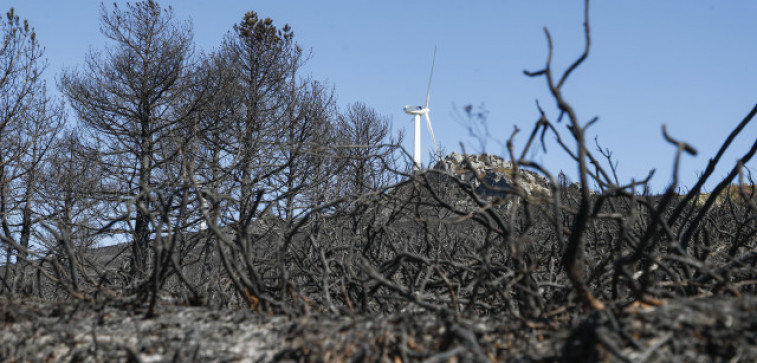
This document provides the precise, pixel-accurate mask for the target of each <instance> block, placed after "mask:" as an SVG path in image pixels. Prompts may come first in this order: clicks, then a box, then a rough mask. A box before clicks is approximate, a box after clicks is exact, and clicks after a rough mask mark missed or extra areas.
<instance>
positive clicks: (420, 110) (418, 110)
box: [402, 106, 430, 116]
mask: <svg viewBox="0 0 757 363" xmlns="http://www.w3.org/2000/svg"><path fill="white" fill-rule="evenodd" d="M402 110H404V111H405V113H406V114H408V115H413V116H421V115H424V114H427V113H428V112H429V111H430V110H429V109H428V107H423V106H405V107H404V108H402Z"/></svg>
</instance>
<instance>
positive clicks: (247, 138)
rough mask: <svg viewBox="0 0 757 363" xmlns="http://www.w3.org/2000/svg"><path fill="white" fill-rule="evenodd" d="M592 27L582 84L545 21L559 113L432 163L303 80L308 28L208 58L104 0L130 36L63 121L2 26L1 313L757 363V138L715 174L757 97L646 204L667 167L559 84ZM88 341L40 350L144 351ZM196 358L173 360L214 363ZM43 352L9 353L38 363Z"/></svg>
mask: <svg viewBox="0 0 757 363" xmlns="http://www.w3.org/2000/svg"><path fill="white" fill-rule="evenodd" d="M584 14H585V19H584V35H585V48H584V49H583V53H582V54H581V55H580V56H579V57H578V58H577V59H576V60H575V61H574V62H573V63H572V64H571V65H570V66H569V67H568V68H567V69H566V70H564V71H558V70H556V69H555V68H554V65H553V64H552V52H553V44H552V40H551V36H550V33H549V31H548V30H547V29H545V35H546V39H547V47H548V50H549V55H548V58H547V60H546V63H545V65H544V66H543V67H542V68H541V69H538V70H535V71H525V75H526V76H528V77H533V78H535V79H536V80H544V81H546V87H547V88H548V89H549V91H550V93H551V95H552V98H553V99H552V100H551V101H554V102H555V108H554V109H553V110H545V109H543V108H542V107H541V106H538V107H537V109H536V110H535V115H536V116H537V117H536V118H537V121H536V122H535V123H534V124H533V125H532V126H531V127H529V129H528V130H526V132H524V133H523V134H520V133H519V132H518V131H517V130H516V131H515V132H513V134H512V136H511V137H510V138H509V139H508V140H506V142H505V145H506V149H507V155H502V156H501V157H499V156H493V155H485V154H483V155H465V154H463V155H460V154H452V155H450V156H448V157H446V158H445V159H444V160H441V161H439V162H438V163H437V164H436V165H434V166H433V167H432V168H429V169H426V170H423V171H420V172H414V171H412V169H411V168H409V167H408V165H412V163H411V162H410V158H409V157H408V155H407V153H406V152H405V151H404V150H402V148H401V147H400V146H399V145H400V141H401V140H400V139H399V138H396V137H393V136H392V135H391V132H390V126H389V124H388V121H387V120H386V119H385V118H384V117H382V116H381V115H379V114H378V113H376V112H375V111H374V110H373V109H371V108H370V107H369V106H367V105H365V104H353V105H350V106H348V107H347V108H346V109H344V110H340V109H338V108H337V107H336V105H335V100H334V94H333V93H332V91H331V89H330V88H329V87H328V86H327V85H325V84H323V83H321V82H319V81H317V80H314V79H312V78H311V77H310V76H308V75H304V74H302V72H301V68H302V66H303V64H304V63H305V62H306V61H307V59H308V53H307V52H306V51H304V50H303V48H302V47H301V46H300V45H298V44H297V43H296V42H295V36H294V32H293V30H292V28H290V27H289V26H288V25H287V26H283V27H278V26H277V25H275V24H274V22H273V21H272V20H271V19H267V18H265V19H264V18H261V17H259V16H258V14H256V13H254V12H250V13H247V14H245V15H244V17H243V18H242V20H241V21H240V23H239V24H238V25H236V26H234V27H233V30H232V31H231V32H230V33H229V34H228V35H227V37H226V38H225V39H224V41H223V42H222V44H221V45H220V46H219V47H218V49H216V50H214V51H213V52H211V53H208V54H197V53H195V52H194V51H193V49H194V47H193V43H192V36H191V34H192V33H191V29H189V27H188V25H187V24H186V23H182V22H180V21H177V20H176V19H174V18H173V14H172V12H171V9H170V8H162V7H161V6H159V5H158V4H157V3H155V2H153V1H143V2H137V3H135V4H131V5H126V6H125V7H123V8H122V7H117V6H113V7H105V6H103V8H102V19H101V29H102V32H103V35H105V36H106V37H107V38H108V39H109V40H110V43H109V44H110V45H109V46H108V47H107V48H104V49H102V50H100V51H92V52H91V53H90V54H89V55H88V56H87V58H86V62H85V63H84V64H83V65H82V66H81V67H80V68H76V69H72V70H69V71H66V72H65V73H64V74H63V75H62V76H61V77H60V79H59V85H60V89H61V91H62V93H63V95H64V96H65V100H66V102H67V103H68V104H69V105H70V107H71V108H72V110H73V113H72V114H73V116H74V119H73V120H68V121H67V122H66V121H65V117H64V112H63V109H62V106H61V105H60V104H59V103H58V102H57V101H55V100H52V99H50V98H49V97H48V96H47V92H46V90H45V83H44V81H43V80H42V79H41V78H40V77H41V72H42V70H43V69H44V62H43V58H42V57H43V55H42V51H41V48H40V45H39V44H38V43H37V39H36V37H35V34H34V31H33V29H32V28H31V26H29V25H28V24H27V23H26V22H25V21H22V20H20V18H19V17H18V15H16V14H15V13H14V12H13V10H12V9H11V10H10V11H9V12H8V13H7V15H6V17H5V18H3V19H2V21H0V31H1V32H2V40H3V41H2V43H1V44H0V90H2V92H0V248H2V251H0V256H1V257H2V266H1V267H0V299H2V309H1V311H3V312H4V315H3V317H2V318H0V320H3V321H4V324H6V326H10V325H13V324H20V323H21V322H24V321H29V320H38V321H40V322H39V323H38V326H45V323H44V321H43V320H44V319H49V318H52V317H54V318H57V319H59V320H58V321H60V320H66V321H72V319H76V316H77V315H80V314H82V313H81V310H87V311H90V310H91V311H94V312H96V313H98V314H101V318H100V324H101V325H102V324H104V323H103V319H105V318H103V316H106V315H102V314H105V313H104V312H107V311H111V310H113V309H116V310H120V311H130V312H131V313H132V314H134V315H135V316H137V315H138V316H139V317H140V318H141V319H158V318H159V317H160V316H161V314H168V312H169V311H175V310H176V307H177V306H188V305H194V306H202V307H204V309H205V310H206V311H215V310H217V309H231V310H236V311H244V314H245V315H244V316H245V318H244V319H253V316H258V318H256V319H274V318H276V319H279V318H281V317H282V316H283V317H287V318H288V319H289V320H287V321H288V323H287V324H291V327H290V328H289V329H288V330H284V329H281V332H279V333H280V341H279V343H280V344H281V345H280V347H279V348H280V349H279V350H278V351H277V352H275V355H274V356H271V357H269V358H271V359H285V358H289V359H295V360H319V359H325V360H339V359H356V360H361V359H362V360H380V359H386V360H395V361H396V360H402V361H408V360H422V359H428V360H430V361H446V360H448V359H451V358H453V357H457V358H459V359H463V360H466V361H468V360H476V361H486V360H505V359H522V360H560V359H580V360H598V359H611V360H619V361H632V360H633V361H636V360H648V359H651V360H666V359H672V358H673V357H684V358H686V359H692V360H698V359H702V360H707V359H711V358H717V359H739V358H741V359H755V358H757V350H756V349H757V348H755V345H757V326H756V325H755V321H757V317H755V306H757V304H756V303H757V301H756V300H755V298H754V296H755V289H756V286H757V270H756V269H755V264H757V195H756V193H757V189H755V187H754V185H755V182H754V180H753V179H752V176H751V173H750V172H749V169H748V168H746V167H745V165H747V164H748V163H749V162H750V160H751V159H752V157H753V156H754V153H755V151H757V142H755V143H754V144H753V145H752V146H751V148H750V149H749V150H744V151H741V152H743V156H741V158H740V159H739V160H738V162H736V163H734V164H733V165H727V167H728V168H730V171H729V173H728V174H727V175H726V176H725V177H722V179H719V180H715V179H716V178H717V177H716V176H715V175H714V170H715V167H716V166H718V165H721V164H727V163H728V161H724V160H721V158H722V155H723V154H724V152H725V151H726V150H728V149H729V148H730V146H731V143H732V141H733V140H734V139H735V138H736V137H738V136H742V137H749V135H746V136H745V135H741V133H742V130H744V128H745V127H746V126H747V124H749V123H750V122H752V120H753V118H754V116H755V113H757V106H755V107H754V108H752V109H751V110H750V111H749V112H748V113H747V115H746V116H745V117H744V119H743V120H736V121H739V123H737V124H736V126H735V127H734V128H733V131H732V132H731V134H730V135H729V137H728V138H727V139H726V140H725V141H724V142H723V143H722V146H721V147H720V149H719V151H718V152H717V154H716V155H713V156H712V157H711V158H710V159H709V162H708V164H707V165H706V166H705V170H704V172H703V174H702V175H701V177H700V178H699V180H698V181H697V182H696V184H695V185H694V186H692V187H691V188H690V189H688V191H687V192H685V193H680V192H679V191H680V190H681V188H680V187H681V186H680V185H679V183H678V178H677V170H678V167H677V166H678V163H679V161H680V159H681V158H685V157H688V156H689V155H696V153H697V151H696V150H695V149H694V148H693V147H692V146H691V145H689V144H687V143H686V142H685V141H683V140H678V139H676V138H675V136H674V135H670V134H668V133H667V132H666V130H665V128H664V127H663V129H662V137H664V138H665V140H667V141H668V142H669V143H670V145H671V153H670V158H671V161H672V162H673V163H674V165H675V168H674V170H675V172H674V175H673V177H672V178H671V180H670V183H669V185H668V187H667V188H666V189H665V190H664V192H663V193H661V194H657V195H651V194H650V193H649V192H648V190H649V188H648V183H649V180H650V178H651V176H652V174H651V173H650V175H647V176H643V177H642V178H640V179H638V180H631V181H627V182H624V181H621V180H619V179H618V177H617V175H616V170H615V165H616V164H615V161H614V160H613V159H612V154H611V152H610V151H609V150H607V149H603V148H600V147H599V146H598V145H596V147H595V146H594V144H593V140H587V139H586V132H587V129H589V128H590V127H591V126H592V124H594V123H595V122H597V119H596V118H594V119H583V118H580V117H579V116H578V113H577V111H576V110H575V109H574V108H573V107H572V106H571V104H570V95H569V94H566V93H564V92H563V87H564V85H565V84H566V83H567V82H568V81H569V77H570V76H571V75H572V74H573V72H574V71H575V70H576V69H577V68H578V67H580V66H581V65H582V63H583V62H584V60H585V59H586V58H587V57H588V56H589V50H590V44H591V32H590V24H589V6H588V1H587V2H586V4H585V13H584ZM467 112H468V113H469V114H470V108H468V109H467ZM522 135H525V136H522ZM545 139H553V140H557V143H558V145H559V150H557V151H556V152H562V153H565V154H567V155H568V156H569V157H570V158H571V159H572V160H573V162H574V167H575V168H576V169H577V170H578V172H577V180H576V181H575V182H574V183H571V182H569V181H568V180H567V178H566V177H565V176H564V175H563V174H562V173H558V172H555V171H551V170H546V169H545V168H543V167H542V166H541V165H539V164H538V163H537V162H534V161H532V160H529V159H527V158H526V155H529V151H530V150H531V149H533V148H539V147H541V145H542V144H544V143H545ZM705 183H712V184H713V185H716V187H715V188H714V189H713V190H712V191H709V192H708V193H705V190H704V185H705ZM61 302H64V303H63V305H61V306H59V305H55V306H57V307H56V308H49V309H48V308H46V307H50V306H54V304H55V303H61ZM48 304H49V305H48ZM169 306H170V307H169ZM186 309H187V311H195V310H192V309H195V308H189V307H187V308H186ZM224 311H225V310H224ZM229 314H231V313H229ZM105 320H107V319H105ZM674 322H677V323H674ZM71 324H73V323H71ZM177 324H178V323H177ZM281 324H284V323H283V322H282V323H281ZM335 332H341V333H338V334H336V333H335ZM344 332H347V333H344ZM93 334H94V333H93ZM9 339H10V338H9ZM31 341H32V340H30V342H31ZM19 344H20V343H19ZM28 344H31V343H28ZM91 344H92V347H89V348H88V349H80V350H76V351H74V350H71V351H68V352H65V351H64V352H63V353H61V352H60V351H46V350H44V349H43V350H39V351H37V352H36V353H35V354H48V357H57V358H58V359H60V357H61V356H65V357H68V358H69V359H73V358H77V359H78V358H82V357H83V356H86V355H89V356H90V358H93V359H96V360H97V359H103V360H109V359H114V358H117V359H139V356H140V354H143V353H144V352H145V351H146V349H147V348H146V347H147V345H144V344H143V345H140V344H141V343H135V344H133V345H131V346H129V345H118V346H112V347H110V348H107V346H105V345H100V346H99V348H98V344H97V340H96V339H95V340H94V342H93V343H91ZM145 344H147V343H145ZM150 344H155V343H154V342H151V343H150ZM190 346H191V344H189V345H184V346H181V345H177V346H170V347H169V346H168V345H166V346H165V347H164V348H155V347H153V348H151V349H153V350H154V349H158V350H160V349H165V350H166V354H174V355H173V357H178V358H179V359H199V358H203V359H213V357H212V356H207V357H206V356H203V355H201V354H200V353H198V352H199V350H198V351H195V352H194V354H195V355H194V356H193V355H192V354H193V353H192V352H188V351H182V349H185V350H186V349H189V348H188V347H190ZM24 347H25V345H23V344H20V345H16V346H14V347H6V348H3V349H2V350H0V359H2V360H6V359H13V358H16V359H23V358H24V357H28V356H27V355H24V354H31V353H29V352H30V350H28V349H27V350H24V349H26V348H24ZM27 348H28V346H27ZM98 349H99V350H98ZM198 349H199V348H198ZM104 350H105V351H104ZM56 354H57V355H56ZM197 354H200V355H197ZM167 356H168V357H170V355H167ZM216 358H218V357H216ZM232 358H233V357H231V358H229V359H232Z"/></svg>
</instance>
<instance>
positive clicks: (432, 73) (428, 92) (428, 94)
mask: <svg viewBox="0 0 757 363" xmlns="http://www.w3.org/2000/svg"><path fill="white" fill-rule="evenodd" d="M434 63H436V46H434V58H433V59H432V60H431V75H430V76H428V89H427V90H426V106H424V107H423V108H428V99H429V97H430V96H431V79H432V78H434Z"/></svg>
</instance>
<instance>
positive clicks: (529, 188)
mask: <svg viewBox="0 0 757 363" xmlns="http://www.w3.org/2000/svg"><path fill="white" fill-rule="evenodd" d="M434 169H436V170H443V171H445V172H446V173H447V174H448V175H450V176H454V177H457V178H459V179H460V180H462V181H463V182H466V183H469V184H470V185H471V186H472V187H473V188H474V189H475V190H476V192H477V193H478V194H479V195H481V196H485V197H487V198H493V197H502V198H504V197H505V196H506V195H507V193H510V192H512V191H513V190H515V189H516V185H517V186H518V187H519V188H520V189H522V191H523V193H524V194H525V195H526V197H529V198H546V197H549V195H550V194H551V193H550V182H549V180H548V179H546V178H544V177H543V176H541V175H539V174H537V173H534V172H532V171H529V170H523V169H520V170H519V173H518V174H517V178H514V175H513V164H512V163H511V162H509V161H507V160H504V159H502V158H501V157H499V156H497V155H490V154H486V153H483V154H469V155H463V154H459V153H457V152H453V153H451V154H449V155H447V156H446V157H444V159H442V160H441V161H439V162H437V163H436V165H434ZM514 179H516V180H514ZM444 188H445V187H444V186H443V187H442V189H444Z"/></svg>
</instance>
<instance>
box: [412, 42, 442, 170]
mask: <svg viewBox="0 0 757 363" xmlns="http://www.w3.org/2000/svg"><path fill="white" fill-rule="evenodd" d="M435 62H436V47H434V58H433V60H432V61H431V75H430V76H429V77H428V90H427V91H426V104H425V105H424V106H405V107H404V108H403V110H404V111H405V113H406V114H408V115H413V121H414V122H415V141H414V143H413V162H414V163H415V165H414V169H415V170H420V168H421V166H422V165H423V164H421V115H423V116H425V117H426V125H428V132H429V134H431V141H433V142H434V150H435V151H436V155H437V157H440V155H439V147H438V146H437V145H436V138H435V137H434V128H433V127H431V119H430V118H429V117H428V113H429V111H431V110H430V109H429V108H428V100H429V96H430V95H431V79H432V78H433V76H434V63H435Z"/></svg>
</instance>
